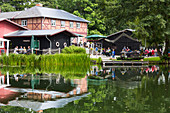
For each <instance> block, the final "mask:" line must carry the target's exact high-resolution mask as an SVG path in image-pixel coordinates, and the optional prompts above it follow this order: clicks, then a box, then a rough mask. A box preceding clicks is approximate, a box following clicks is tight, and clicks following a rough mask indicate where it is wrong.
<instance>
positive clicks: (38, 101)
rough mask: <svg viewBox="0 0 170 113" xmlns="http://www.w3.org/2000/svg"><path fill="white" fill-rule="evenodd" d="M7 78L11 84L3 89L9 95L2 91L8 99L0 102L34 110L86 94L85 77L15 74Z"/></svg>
mask: <svg viewBox="0 0 170 113" xmlns="http://www.w3.org/2000/svg"><path fill="white" fill-rule="evenodd" d="M16 77H17V79H16ZM6 78H7V77H6ZM8 80H10V83H11V86H9V87H6V88H4V89H3V90H5V91H6V92H7V91H8V92H9V94H11V95H8V94H7V93H4V95H5V96H6V97H7V99H8V100H7V102H6V103H5V102H4V101H3V102H1V101H0V102H1V103H3V104H8V105H11V106H21V107H26V108H31V109H33V110H35V111H39V110H40V111H41V110H44V109H48V108H58V107H63V106H64V105H65V104H67V103H68V102H71V101H74V100H77V99H80V98H81V97H84V96H86V95H87V94H85V93H87V87H88V86H87V85H88V84H87V77H85V78H82V79H75V80H71V81H70V80H66V79H64V77H62V76H61V75H59V76H56V75H52V74H49V75H26V76H25V75H23V76H22V75H20V74H16V75H15V76H10V78H9V77H8ZM3 83H5V82H3ZM1 93H2V92H1ZM1 93H0V96H1V95H2V94H1ZM21 94H22V95H21ZM80 95H81V96H80ZM10 96H11V97H10ZM16 97H17V98H16ZM12 100H13V101H12Z"/></svg>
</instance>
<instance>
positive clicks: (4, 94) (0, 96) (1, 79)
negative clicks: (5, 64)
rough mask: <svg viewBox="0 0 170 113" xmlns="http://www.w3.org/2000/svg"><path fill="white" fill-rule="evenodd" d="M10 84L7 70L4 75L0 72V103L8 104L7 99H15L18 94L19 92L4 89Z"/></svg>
mask: <svg viewBox="0 0 170 113" xmlns="http://www.w3.org/2000/svg"><path fill="white" fill-rule="evenodd" d="M7 86H10V83H9V72H7V74H6V76H5V75H4V74H2V73H1V72H0V103H3V104H8V102H9V101H11V100H15V99H16V97H18V96H20V94H21V93H19V92H15V91H11V90H9V89H5V87H7Z"/></svg>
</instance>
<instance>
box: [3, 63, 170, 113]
mask: <svg viewBox="0 0 170 113" xmlns="http://www.w3.org/2000/svg"><path fill="white" fill-rule="evenodd" d="M0 72H1V74H0V78H1V80H0V90H1V91H0V106H1V107H0V113H1V112H2V113H5V112H9V113H13V112H15V113H18V112H35V111H36V112H44V113H77V112H90V113H94V112H99V113H103V112H107V113H122V112H130V113H131V112H137V113H144V112H145V113H150V112H153V113H168V112H170V95H169V94H170V89H169V87H170V69H169V67H168V66H157V65H153V66H143V67H119V66H118V67H110V68H102V67H101V66H91V67H90V68H86V67H43V68H31V67H29V68H24V67H20V68H19V67H3V68H1V69H0ZM14 109H15V110H14Z"/></svg>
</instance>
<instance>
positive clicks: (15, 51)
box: [14, 46, 18, 54]
mask: <svg viewBox="0 0 170 113" xmlns="http://www.w3.org/2000/svg"><path fill="white" fill-rule="evenodd" d="M14 53H15V54H18V46H16V47H15V49H14Z"/></svg>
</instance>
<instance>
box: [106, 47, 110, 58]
mask: <svg viewBox="0 0 170 113" xmlns="http://www.w3.org/2000/svg"><path fill="white" fill-rule="evenodd" d="M110 51H111V50H110V48H109V47H108V49H107V51H106V56H110V55H111V53H110Z"/></svg>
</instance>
